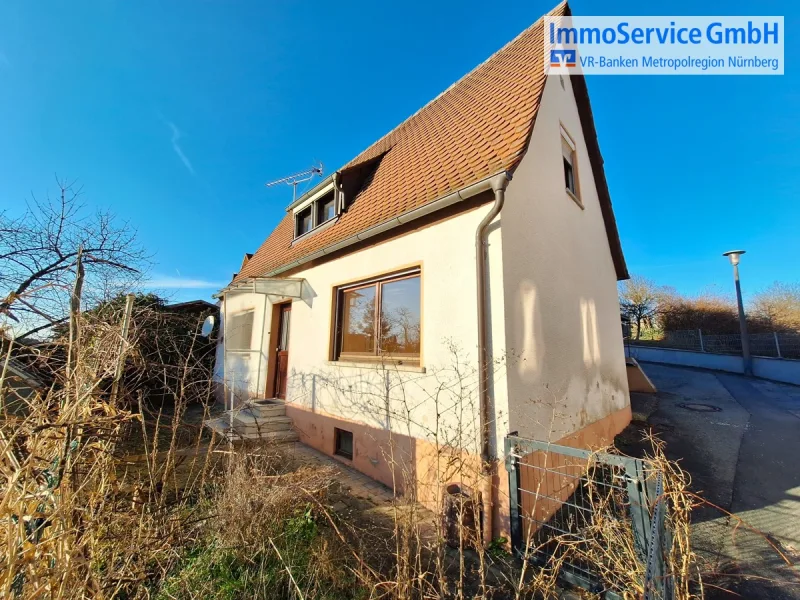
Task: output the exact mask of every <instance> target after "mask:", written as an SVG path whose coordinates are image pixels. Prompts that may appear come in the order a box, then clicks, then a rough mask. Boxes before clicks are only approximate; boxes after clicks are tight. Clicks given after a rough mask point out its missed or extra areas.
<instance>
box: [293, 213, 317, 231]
mask: <svg viewBox="0 0 800 600" xmlns="http://www.w3.org/2000/svg"><path fill="white" fill-rule="evenodd" d="M313 215H314V212H313V210H312V207H311V206H309V207H308V208H304V209H303V210H301V211H300V212H298V213H297V215H296V216H295V222H296V227H295V229H296V231H297V233H296V235H295V237H298V236H301V235H303V234H304V233H308V232H309V231H311V228H312V227H313V226H314V224H313V220H312V217H313Z"/></svg>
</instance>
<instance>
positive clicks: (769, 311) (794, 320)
mask: <svg viewBox="0 0 800 600" xmlns="http://www.w3.org/2000/svg"><path fill="white" fill-rule="evenodd" d="M751 313H752V315H753V316H754V317H756V318H760V319H763V320H764V321H766V322H767V323H769V325H770V326H771V327H772V328H774V329H790V330H793V331H800V284H798V283H794V284H791V283H781V282H779V281H776V282H775V283H773V284H772V285H771V286H769V287H768V288H767V289H765V290H763V291H761V292H759V293H757V294H756V295H755V296H754V297H753V300H752V302H751Z"/></svg>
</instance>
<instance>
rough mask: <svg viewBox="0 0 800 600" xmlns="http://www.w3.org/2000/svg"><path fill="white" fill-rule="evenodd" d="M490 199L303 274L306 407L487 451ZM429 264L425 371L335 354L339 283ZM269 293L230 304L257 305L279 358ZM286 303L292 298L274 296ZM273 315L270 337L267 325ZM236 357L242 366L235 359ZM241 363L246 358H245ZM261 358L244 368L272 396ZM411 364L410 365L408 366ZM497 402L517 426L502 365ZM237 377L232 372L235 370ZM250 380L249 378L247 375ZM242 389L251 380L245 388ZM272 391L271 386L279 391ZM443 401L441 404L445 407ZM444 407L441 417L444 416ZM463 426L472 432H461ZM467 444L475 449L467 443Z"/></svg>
mask: <svg viewBox="0 0 800 600" xmlns="http://www.w3.org/2000/svg"><path fill="white" fill-rule="evenodd" d="M489 208H490V205H488V204H485V205H483V206H480V207H478V208H476V209H473V210H470V211H468V212H466V213H462V214H459V215H457V216H454V217H451V218H448V219H446V220H444V221H441V222H438V223H435V224H433V225H428V226H425V227H421V228H419V229H417V230H416V231H413V232H411V233H408V234H405V235H402V236H400V237H397V238H395V239H392V240H389V241H386V242H383V243H381V244H378V245H375V246H372V247H369V248H367V249H364V250H360V251H358V252H354V253H352V254H349V255H346V256H343V257H341V258H338V259H336V260H332V261H329V262H326V263H324V264H321V265H317V266H314V267H311V268H308V269H305V270H302V271H299V272H295V273H292V277H298V278H304V279H305V280H306V285H307V286H308V287H307V292H306V293H307V295H308V296H309V297H308V298H307V299H306V300H294V301H293V302H292V312H291V326H290V339H289V385H288V389H287V401H288V402H290V403H294V404H296V405H299V406H301V407H303V408H305V409H308V410H311V411H314V412H318V413H322V414H326V415H333V416H339V417H342V418H344V419H348V420H353V421H358V422H361V423H364V424H365V425H367V426H369V427H373V428H378V429H383V430H385V429H387V428H391V430H392V431H394V432H396V433H400V434H403V435H410V436H412V437H416V438H422V439H432V437H433V436H434V435H435V432H436V431H437V430H438V435H439V436H440V441H441V440H442V439H447V440H450V439H455V438H459V439H462V441H464V440H467V439H469V440H471V441H472V443H473V445H474V447H472V448H469V449H470V450H473V451H476V452H477V449H478V441H479V440H478V436H477V433H476V430H477V419H478V412H477V411H478V406H477V404H478V398H477V317H476V311H477V300H476V279H475V241H474V240H475V231H476V228H477V226H478V223H479V222H480V220H481V219H482V218H483V216H484V215H485V214H486V213H487V212H488V211H489ZM490 227H491V231H490V233H489V237H488V241H489V277H490V303H491V306H490V309H491V307H495V313H498V311H499V314H498V315H497V316H495V318H493V319H491V323H492V332H491V341H492V345H493V346H494V347H496V348H502V347H503V346H504V345H505V339H504V338H505V327H504V323H503V319H502V310H503V285H502V275H503V274H502V268H501V263H500V260H501V257H502V243H501V232H500V229H499V227H497V226H496V224H493V226H490ZM416 265H419V266H420V267H421V269H422V274H421V284H422V285H421V288H422V292H421V296H422V298H421V304H422V306H421V313H422V368H424V372H421V369H410V370H397V369H395V368H393V367H392V366H391V365H387V366H386V367H385V368H383V367H369V368H361V367H354V366H350V365H349V364H348V363H339V364H336V363H331V362H330V361H329V358H330V357H329V352H330V340H331V326H332V323H331V320H332V317H333V310H332V308H333V307H332V302H333V301H334V294H333V290H334V289H335V288H336V287H337V286H340V285H343V284H347V283H352V282H356V281H358V280H362V279H366V278H370V277H374V276H376V275H381V274H385V273H391V272H392V271H396V270H398V269H399V268H403V267H410V266H416ZM264 298H266V297H265V296H258V295H255V294H249V293H248V294H238V295H235V296H231V297H230V299H229V301H228V304H229V310H230V311H232V312H233V311H241V310H245V309H248V308H254V309H255V313H256V319H255V323H254V328H253V330H254V334H253V344H254V347H257V346H258V345H261V350H262V352H261V353H260V356H261V357H262V358H263V357H267V356H269V352H268V348H267V346H268V340H269V335H270V331H271V327H272V324H271V323H270V319H271V314H272V311H271V309H270V307H269V306H268V307H267V309H266V311H265V310H264V304H263V302H264ZM270 300H271V301H275V302H279V301H281V300H282V299H279V298H270ZM264 315H266V320H265V321H264V327H263V332H264V333H263V342H262V340H261V337H260V335H261V333H260V332H261V323H262V319H263V318H264ZM228 364H229V365H230V366H231V367H233V365H232V360H231V356H230V355H229V357H228ZM238 365H239V367H240V370H241V368H242V364H241V361H239V363H238ZM257 367H258V365H257V362H256V360H255V358H253V359H252V362H251V364H250V365H249V366H247V367H244V369H243V370H244V371H246V372H247V374H248V376H247V380H248V381H249V382H250V388H251V392H252V391H253V390H255V387H254V384H253V382H255V381H256V380H258V382H259V383H258V390H259V393H258V394H253V393H251V395H258V396H260V397H264V385H265V373H266V371H267V367H266V365H265V364H263V363H262V366H261V370H260V374H259V372H258V369H257ZM401 368H402V367H401ZM495 376H496V378H497V381H496V382H495V383H496V390H497V392H496V395H497V398H496V404H497V409H498V414H499V415H500V416H501V418H502V419H503V420H504V421H503V423H502V424H501V425H499V428H500V429H501V430H502V432H503V433H504V432H505V431H506V429H507V423H506V422H505V419H506V417H507V414H508V408H507V403H506V398H505V389H506V385H505V381H504V376H505V369H504V366H503V364H502V360H499V361H498V364H497V366H496V369H495ZM228 380H230V376H228ZM240 380H241V376H240ZM237 387H241V385H238V386H237ZM270 395H271V394H270V393H267V394H266V396H267V397H269V396H270ZM437 403H438V404H437ZM437 414H439V415H440V418H439V419H437ZM459 425H460V426H461V427H462V428H463V430H462V431H461V432H460V433H459V432H458V431H457V429H458V427H459ZM462 447H466V444H465V445H464V446H462Z"/></svg>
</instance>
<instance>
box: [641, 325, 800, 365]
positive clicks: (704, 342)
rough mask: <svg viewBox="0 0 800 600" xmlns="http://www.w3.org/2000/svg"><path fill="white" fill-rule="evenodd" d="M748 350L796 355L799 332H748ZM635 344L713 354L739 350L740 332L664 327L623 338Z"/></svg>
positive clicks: (769, 354) (773, 355)
mask: <svg viewBox="0 0 800 600" xmlns="http://www.w3.org/2000/svg"><path fill="white" fill-rule="evenodd" d="M748 339H749V340H750V354H752V355H753V356H766V357H771V358H793V359H800V333H793V332H777V331H775V332H771V333H751V334H750V335H748ZM626 341H628V342H630V343H631V344H635V345H639V346H656V347H660V348H672V349H675V350H694V351H696V352H710V353H713V354H737V355H740V354H741V353H742V336H741V335H740V334H738V333H730V334H727V333H726V334H709V333H704V332H703V331H702V330H701V329H687V330H681V331H665V332H664V333H663V337H661V338H659V339H650V340H641V339H640V340H635V339H628V340H626Z"/></svg>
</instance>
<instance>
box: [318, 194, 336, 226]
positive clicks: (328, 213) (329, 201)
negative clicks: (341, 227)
mask: <svg viewBox="0 0 800 600" xmlns="http://www.w3.org/2000/svg"><path fill="white" fill-rule="evenodd" d="M316 204H317V225H322V224H323V223H324V222H325V221H330V220H331V219H332V218H333V217H335V216H336V197H335V195H334V193H333V192H331V193H330V194H327V195H325V196H323V197H322V198H320V199H319V200H317V202H316Z"/></svg>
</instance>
